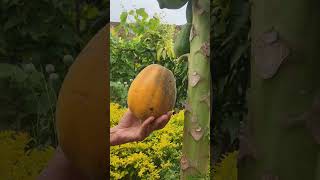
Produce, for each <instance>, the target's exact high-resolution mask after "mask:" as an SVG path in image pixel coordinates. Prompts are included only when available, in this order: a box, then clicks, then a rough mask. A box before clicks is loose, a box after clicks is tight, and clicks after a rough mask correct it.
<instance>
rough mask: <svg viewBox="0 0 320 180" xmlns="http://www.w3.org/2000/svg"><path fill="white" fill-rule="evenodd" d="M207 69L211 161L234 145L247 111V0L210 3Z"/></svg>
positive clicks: (219, 0) (221, 0)
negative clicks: (210, 101)
mask: <svg viewBox="0 0 320 180" xmlns="http://www.w3.org/2000/svg"><path fill="white" fill-rule="evenodd" d="M211 6H212V7H211V9H212V11H211V34H212V35H211V52H212V55H211V62H212V63H211V73H212V79H213V91H212V92H213V94H212V96H213V97H214V101H213V104H214V107H215V108H213V118H212V119H213V120H212V122H211V124H212V125H213V126H212V128H211V132H212V133H211V134H212V135H213V137H212V138H211V139H212V146H213V147H214V149H215V150H214V154H213V156H212V160H213V163H215V162H216V161H217V160H218V159H219V158H220V156H221V154H224V153H225V152H230V151H234V150H235V149H237V148H238V147H237V146H238V138H237V137H238V132H239V127H240V122H241V121H242V120H243V119H244V118H245V116H246V114H247V105H246V93H247V89H248V86H249V77H250V76H249V72H250V61H249V58H250V37H249V29H250V21H249V18H250V5H249V2H248V1H247V0H233V1H231V0H226V1H225V0H214V1H212V3H211Z"/></svg>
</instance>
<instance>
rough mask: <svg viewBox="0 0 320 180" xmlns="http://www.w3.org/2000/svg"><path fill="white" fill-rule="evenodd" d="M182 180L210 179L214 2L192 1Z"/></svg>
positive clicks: (206, 0)
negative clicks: (212, 11)
mask: <svg viewBox="0 0 320 180" xmlns="http://www.w3.org/2000/svg"><path fill="white" fill-rule="evenodd" d="M189 40H190V54H189V58H188V94H187V102H186V106H185V122H184V134H183V148H182V157H181V161H180V163H181V179H194V178H196V179H199V178H200V179H207V178H208V177H209V171H210V168H209V159H210V153H209V152H210V139H209V137H210V108H211V104H210V92H211V91H210V83H211V76H210V58H209V57H210V44H209V43H210V1H209V0H193V1H192V27H191V32H190V39H189Z"/></svg>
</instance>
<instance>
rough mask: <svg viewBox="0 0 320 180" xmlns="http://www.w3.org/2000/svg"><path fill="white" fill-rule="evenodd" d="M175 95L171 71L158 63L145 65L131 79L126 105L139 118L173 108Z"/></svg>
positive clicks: (143, 118)
mask: <svg viewBox="0 0 320 180" xmlns="http://www.w3.org/2000/svg"><path fill="white" fill-rule="evenodd" d="M176 96H177V89H176V80H175V78H174V75H173V73H172V72H171V71H170V70H169V69H167V68H165V67H163V66H161V65H158V64H151V65H149V66H147V67H145V68H144V69H143V70H142V71H141V72H140V73H139V74H138V75H137V76H136V78H135V79H134V80H133V81H132V83H131V85H130V88H129V92H128V107H129V109H130V111H131V112H132V113H133V114H134V115H135V116H136V117H137V118H138V119H140V120H142V121H144V120H146V119H147V118H148V117H150V116H154V117H155V118H158V117H159V116H161V115H163V114H165V113H167V112H168V111H171V110H173V108H174V105H175V102H176Z"/></svg>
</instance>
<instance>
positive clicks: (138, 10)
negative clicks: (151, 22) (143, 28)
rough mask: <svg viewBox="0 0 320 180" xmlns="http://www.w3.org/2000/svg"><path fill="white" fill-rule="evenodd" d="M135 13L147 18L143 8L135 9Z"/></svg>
mask: <svg viewBox="0 0 320 180" xmlns="http://www.w3.org/2000/svg"><path fill="white" fill-rule="evenodd" d="M136 13H137V14H138V15H139V16H141V17H142V19H147V18H148V14H147V13H146V11H145V9H144V8H140V9H137V10H136Z"/></svg>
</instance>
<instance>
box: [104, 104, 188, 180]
mask: <svg viewBox="0 0 320 180" xmlns="http://www.w3.org/2000/svg"><path fill="white" fill-rule="evenodd" d="M126 110H127V109H126V108H121V107H120V106H119V105H118V104H116V103H110V115H111V118H110V121H111V127H112V126H115V125H116V124H117V123H118V122H119V120H120V118H121V117H122V116H123V115H124V113H125V112H126ZM183 123H184V112H183V111H180V112H179V113H178V114H175V115H173V116H172V118H171V119H170V121H169V123H168V124H167V125H166V127H165V128H163V129H161V130H158V131H155V132H153V133H152V134H151V135H150V136H149V137H147V138H146V139H145V140H144V141H142V142H133V143H127V144H122V145H119V146H112V147H110V169H111V173H110V175H111V179H124V178H126V176H131V177H132V178H134V179H141V180H144V179H145V180H157V179H163V177H164V176H166V175H167V174H168V173H176V174H175V176H178V175H179V169H180V168H179V167H180V165H179V159H180V157H181V149H182V135H183ZM172 169H176V171H173V170H172ZM168 177H171V176H168Z"/></svg>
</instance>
